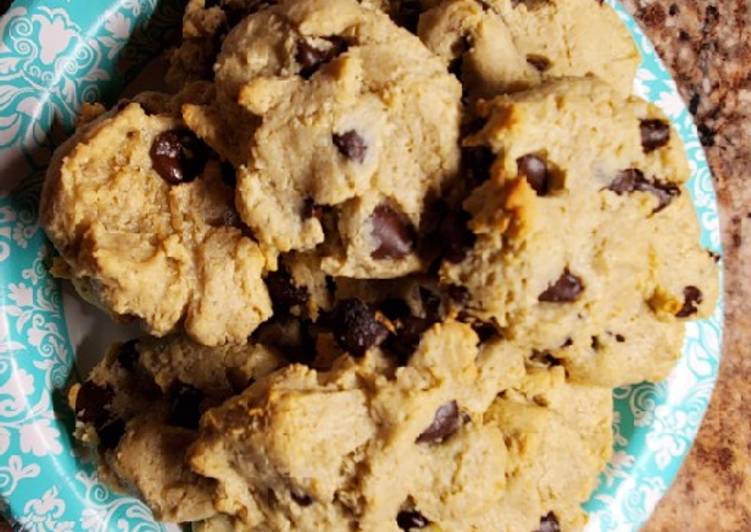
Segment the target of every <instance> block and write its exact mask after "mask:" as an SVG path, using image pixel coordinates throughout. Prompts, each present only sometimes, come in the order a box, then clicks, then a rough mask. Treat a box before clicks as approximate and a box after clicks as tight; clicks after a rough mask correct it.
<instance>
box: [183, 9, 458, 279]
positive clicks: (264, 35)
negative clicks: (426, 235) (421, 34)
mask: <svg viewBox="0 0 751 532" xmlns="http://www.w3.org/2000/svg"><path fill="white" fill-rule="evenodd" d="M216 87H217V92H218V96H217V100H216V102H215V103H214V104H213V105H210V106H200V105H186V106H184V108H183V117H184V119H185V120H186V123H187V124H188V125H189V126H190V127H191V129H192V130H194V131H195V132H196V133H197V134H198V135H199V136H201V137H202V138H204V139H205V140H206V142H207V143H208V144H209V145H211V146H212V147H213V148H214V149H216V150H217V151H218V152H219V153H220V154H221V155H222V156H223V157H226V158H227V159H228V160H230V161H232V162H233V163H234V164H235V165H236V166H237V167H238V186H237V201H236V204H237V207H238V210H239V212H240V215H241V217H242V219H243V220H244V221H245V222H246V223H247V224H248V225H249V226H250V228H251V229H252V230H253V233H254V234H255V236H256V237H257V238H258V239H259V242H261V244H262V245H263V246H266V247H270V248H273V249H275V250H279V251H280V252H287V251H311V250H315V252H316V253H318V254H319V255H320V256H321V268H322V270H323V271H324V272H326V273H327V274H329V275H336V276H347V277H358V278H363V277H367V278H384V277H385V278H390V277H398V276H401V275H404V274H406V273H409V272H413V271H417V270H420V269H421V268H422V267H423V264H422V261H421V260H420V258H419V257H418V255H417V253H416V249H417V242H416V240H417V236H418V230H419V228H420V224H421V216H422V213H423V208H424V204H425V202H426V201H427V200H428V199H429V198H430V197H432V196H440V195H441V194H442V193H443V191H444V190H445V189H446V187H447V185H448V183H449V182H450V180H451V179H453V178H454V177H455V174H456V170H457V167H458V161H459V150H458V148H457V139H458V127H459V111H460V105H459V99H460V93H461V89H460V86H459V84H458V82H457V81H456V79H454V78H453V77H452V76H450V75H449V74H448V73H447V72H446V70H445V68H444V65H443V64H442V62H441V61H440V60H439V59H438V58H436V57H435V56H434V55H433V54H432V53H431V52H430V51H429V50H427V49H426V48H425V47H424V46H423V45H422V44H421V43H420V41H419V40H418V39H417V38H416V37H415V36H414V35H412V34H410V33H408V32H407V31H405V30H403V29H401V28H399V27H397V26H396V25H395V24H394V23H393V22H392V21H391V20H390V19H389V18H388V17H387V16H386V15H385V14H383V13H382V12H380V11H378V10H375V9H372V8H369V7H366V6H362V5H359V4H358V3H357V2H355V1H354V0H335V1H328V2H323V1H313V0H302V1H288V2H282V3H280V4H278V5H277V6H273V7H270V8H268V9H264V10H262V11H259V12H257V13H255V14H253V15H251V16H249V17H247V18H246V19H245V20H244V21H243V22H241V23H240V24H239V25H238V26H236V27H235V28H234V29H233V30H232V31H231V32H230V34H229V35H228V36H227V38H226V39H225V40H224V44H223V47H222V52H221V54H220V55H219V58H218V61H217V64H216Z"/></svg>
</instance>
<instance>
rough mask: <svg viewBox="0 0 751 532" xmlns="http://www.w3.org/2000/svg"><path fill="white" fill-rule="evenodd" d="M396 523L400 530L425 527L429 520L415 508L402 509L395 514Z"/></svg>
mask: <svg viewBox="0 0 751 532" xmlns="http://www.w3.org/2000/svg"><path fill="white" fill-rule="evenodd" d="M396 524H397V526H398V527H399V528H401V529H402V530H407V531H409V530H412V529H415V528H425V527H426V526H428V525H429V524H430V521H428V519H427V518H426V517H425V516H424V515H422V514H421V513H420V512H418V511H417V510H402V511H401V512H399V513H398V514H397V515H396Z"/></svg>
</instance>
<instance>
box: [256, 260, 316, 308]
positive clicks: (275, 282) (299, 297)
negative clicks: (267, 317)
mask: <svg viewBox="0 0 751 532" xmlns="http://www.w3.org/2000/svg"><path fill="white" fill-rule="evenodd" d="M266 287H267V288H268V289H269V296H271V301H272V303H273V306H274V312H286V311H288V310H289V309H290V307H294V306H296V305H304V304H305V303H307V302H308V299H309V298H310V293H309V292H308V289H307V288H306V287H305V286H297V285H296V284H295V281H294V280H293V279H292V276H291V275H290V274H289V272H287V270H284V269H279V270H277V271H275V272H271V273H269V274H268V275H267V276H266Z"/></svg>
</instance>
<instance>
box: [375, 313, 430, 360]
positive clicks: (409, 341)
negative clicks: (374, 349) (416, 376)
mask: <svg viewBox="0 0 751 532" xmlns="http://www.w3.org/2000/svg"><path fill="white" fill-rule="evenodd" d="M434 323H435V322H434V321H431V320H428V319H426V318H420V317H417V316H408V317H406V318H403V319H400V320H399V321H398V323H397V328H396V333H395V334H393V335H391V336H389V338H388V339H387V340H386V342H385V343H384V346H385V347H386V348H387V349H389V350H390V351H391V352H393V353H394V354H395V355H396V356H397V357H398V359H399V365H400V366H406V365H407V363H408V362H409V359H410V357H411V356H412V354H413V353H414V352H415V349H417V347H418V346H419V345H420V340H421V339H422V334H423V333H424V332H425V331H427V330H428V329H429V328H430V327H431V326H432V325H433V324H434Z"/></svg>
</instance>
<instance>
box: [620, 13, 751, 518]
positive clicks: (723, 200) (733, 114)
mask: <svg viewBox="0 0 751 532" xmlns="http://www.w3.org/2000/svg"><path fill="white" fill-rule="evenodd" d="M624 4H625V5H626V7H627V8H628V9H629V10H630V11H631V12H632V13H633V14H635V15H636V17H637V19H638V20H639V21H640V22H641V24H642V26H643V27H644V29H645V30H646V32H647V34H648V35H649V36H650V38H651V39H652V41H653V42H654V43H655V45H656V47H657V50H658V52H659V53H660V56H661V57H662V58H663V60H664V61H665V63H666V65H667V66H668V67H669V68H670V69H671V71H672V72H673V75H674V76H675V79H676V81H677V83H678V88H679V89H680V91H681V93H682V95H683V97H684V99H685V100H686V102H688V104H689V108H690V110H691V112H692V113H694V115H695V117H696V124H697V126H698V128H699V134H700V137H701V141H702V143H703V144H704V146H705V148H706V150H707V157H708V159H709V162H710V165H711V167H712V170H713V173H714V183H715V188H716V189H717V193H718V196H719V201H720V211H721V224H722V233H723V245H724V249H725V254H724V257H725V294H726V309H727V310H726V326H725V344H724V348H723V350H724V352H723V359H722V364H721V368H720V379H719V381H718V383H717V387H716V388H715V392H714V396H713V397H712V402H711V404H710V407H709V410H708V412H707V415H706V417H705V419H704V423H703V424H702V428H701V430H700V432H699V437H698V439H697V440H696V442H695V444H694V447H693V449H692V450H691V453H690V455H689V458H688V459H687V461H686V463H685V464H684V466H683V468H682V469H681V472H680V473H679V475H678V478H677V479H676V482H675V484H674V485H673V487H672V488H671V490H670V492H669V493H668V495H667V497H665V498H664V499H663V500H662V501H661V502H660V503H659V505H658V507H657V510H656V512H655V513H654V515H653V516H652V519H651V520H650V522H649V524H648V525H647V526H646V527H645V530H646V531H648V532H656V531H666V532H667V531H671V532H672V531H675V530H681V531H694V530H696V531H707V530H713V531H714V530H722V531H726V530H727V531H746V530H751V458H750V456H751V275H749V274H751V2H749V0H715V1H707V0H675V1H672V0H624ZM744 273H745V276H744Z"/></svg>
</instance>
